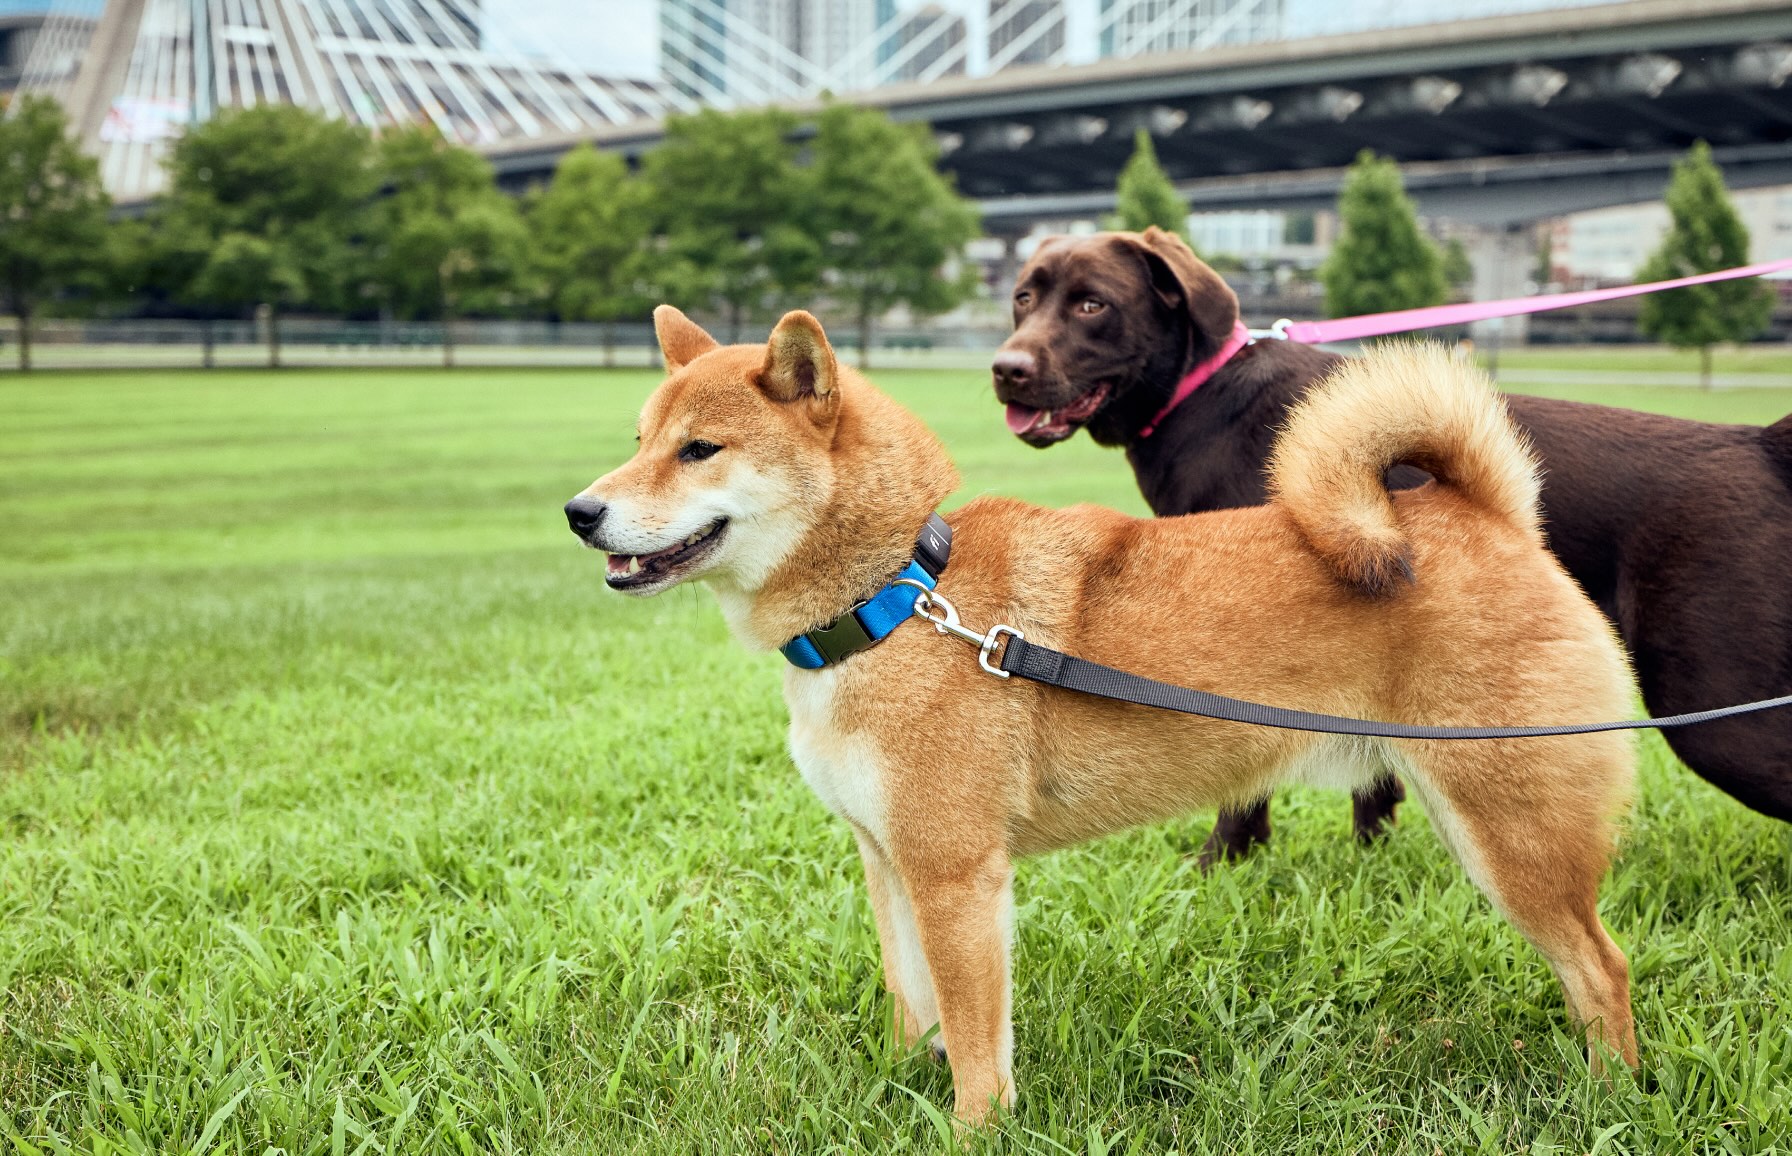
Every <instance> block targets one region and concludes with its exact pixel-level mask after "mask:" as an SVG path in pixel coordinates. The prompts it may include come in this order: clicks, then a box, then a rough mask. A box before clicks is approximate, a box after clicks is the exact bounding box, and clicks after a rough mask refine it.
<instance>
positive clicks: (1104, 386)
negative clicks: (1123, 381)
mask: <svg viewBox="0 0 1792 1156" xmlns="http://www.w3.org/2000/svg"><path fill="white" fill-rule="evenodd" d="M1109 388H1110V387H1109V384H1108V383H1107V382H1105V381H1104V382H1101V383H1100V384H1098V385H1096V387H1095V388H1094V389H1091V390H1089V391H1088V392H1087V393H1085V394H1083V395H1081V396H1080V397H1078V398H1077V399H1076V400H1075V401H1073V402H1071V403H1070V404H1069V405H1061V406H1059V407H1057V408H1056V409H1035V408H1033V407H1032V406H1030V405H1022V404H1020V403H1019V402H1017V401H1011V402H1009V403H1008V428H1009V429H1010V430H1012V431H1013V433H1014V435H1015V436H1016V437H1018V438H1020V439H1021V440H1022V441H1024V442H1026V443H1027V444H1028V445H1034V446H1048V445H1051V444H1052V443H1053V442H1061V441H1063V440H1064V439H1065V438H1067V437H1069V436H1070V435H1071V434H1073V433H1075V432H1076V431H1077V427H1079V426H1081V425H1082V424H1083V423H1084V422H1086V421H1088V420H1089V419H1090V418H1092V417H1094V416H1095V411H1096V410H1098V409H1100V408H1101V407H1102V403H1104V402H1106V401H1107V399H1108V390H1109Z"/></svg>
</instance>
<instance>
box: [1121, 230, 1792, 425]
mask: <svg viewBox="0 0 1792 1156" xmlns="http://www.w3.org/2000/svg"><path fill="white" fill-rule="evenodd" d="M1787 269H1792V257H1785V258H1782V259H1780V260H1778V261H1761V262H1759V263H1757V264H1754V265H1743V266H1740V267H1738V268H1735V269H1719V270H1718V271H1717V272H1715V273H1699V274H1696V275H1694V276H1692V277H1675V278H1674V279H1672V280H1671V281H1648V282H1645V283H1643V284H1641V285H1619V286H1618V287H1616V288H1615V289H1586V290H1583V291H1581V292H1579V293H1545V294H1541V295H1539V296H1536V297H1508V298H1506V299H1505V300H1503V301H1465V302H1463V303H1462V304H1460V305H1429V306H1426V307H1425V308H1423V309H1396V310H1394V311H1393V312H1391V313H1366V314H1364V315H1363V316H1361V317H1337V318H1333V319H1332V320H1330V321H1278V322H1276V323H1275V326H1274V327H1273V328H1271V329H1270V330H1268V331H1267V332H1265V331H1263V330H1258V331H1256V332H1255V333H1253V332H1252V331H1251V330H1249V329H1246V328H1245V325H1244V322H1242V321H1238V322H1234V323H1233V327H1232V336H1231V338H1230V339H1229V340H1228V341H1227V342H1226V344H1225V345H1223V346H1221V347H1220V351H1219V352H1218V353H1216V354H1214V355H1213V356H1212V357H1210V358H1208V359H1207V360H1206V361H1203V362H1202V363H1201V364H1199V365H1197V366H1195V367H1194V368H1193V369H1191V370H1189V372H1188V374H1187V375H1186V376H1185V377H1183V379H1182V380H1181V381H1179V382H1177V383H1176V392H1174V393H1172V394H1171V395H1170V401H1169V404H1167V405H1165V406H1164V407H1163V408H1162V409H1160V410H1158V411H1157V416H1156V417H1153V418H1152V419H1151V420H1150V421H1148V422H1146V423H1145V428H1144V429H1142V430H1140V431H1139V436H1140V437H1142V438H1148V437H1150V436H1151V435H1152V434H1153V433H1156V432H1157V427H1158V424H1159V423H1160V422H1162V421H1163V420H1164V418H1166V417H1169V416H1170V411H1171V410H1174V409H1175V408H1176V407H1177V406H1179V405H1181V404H1182V403H1183V402H1184V401H1187V400H1188V395H1189V394H1191V393H1193V392H1195V390H1197V389H1199V388H1201V386H1202V385H1204V384H1205V383H1206V381H1207V379H1208V378H1210V377H1212V376H1213V375H1214V374H1216V373H1218V372H1219V371H1220V368H1221V367H1222V366H1224V365H1225V364H1226V363H1227V362H1228V361H1231V360H1232V358H1233V356H1234V355H1235V354H1236V353H1237V352H1238V351H1239V350H1241V349H1243V348H1244V347H1245V346H1247V345H1249V344H1250V343H1251V342H1252V341H1253V340H1254V339H1255V338H1256V337H1258V336H1263V337H1281V338H1286V339H1287V340H1289V341H1298V342H1300V343H1301V344H1303V345H1319V344H1322V343H1324V342H1327V341H1355V340H1357V339H1358V338H1363V337H1386V336H1388V335H1389V334H1392V333H1411V332H1412V331H1413V330H1415V329H1432V328H1435V327H1437V326H1440V325H1465V324H1467V323H1469V322H1471V321H1491V320H1492V319H1493V318H1495V317H1517V316H1518V315H1520V314H1523V313H1543V312H1545V311H1547V310H1550V309H1566V308H1568V307H1569V306H1571V305H1591V304H1592V303H1593V302H1595V301H1616V300H1617V299H1618V298H1620V297H1640V296H1641V295H1642V294H1644V293H1659V292H1660V291H1662V290H1663V289H1680V288H1684V287H1685V286H1687V285H1706V284H1709V283H1710V282H1712V281H1733V280H1736V279H1737V278H1741V277H1760V276H1762V275H1763V274H1767V273H1778V272H1781V271H1783V270H1787Z"/></svg>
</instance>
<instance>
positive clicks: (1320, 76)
mask: <svg viewBox="0 0 1792 1156" xmlns="http://www.w3.org/2000/svg"><path fill="white" fill-rule="evenodd" d="M1789 77H1792V0H1630V2H1627V3H1618V4H1607V5H1601V6H1597V7H1584V8H1571V9H1561V10H1556V11H1551V12H1542V13H1534V14H1529V15H1524V16H1508V17H1501V18H1497V19H1488V20H1473V21H1458V22H1455V23H1449V24H1436V25H1426V26H1419V27H1411V28H1400V29H1392V30H1382V31H1377V32H1372V33H1363V34H1355V35H1348V36H1333V37H1323V38H1315V39H1307V40H1293V41H1281V42H1276V43H1269V44H1257V45H1249V46H1243V47H1235V48H1221V49H1213V50H1207V51H1203V52H1197V53H1163V54H1157V55H1151V56H1142V57H1133V58H1129V59H1116V60H1105V61H1101V62H1099V63H1095V64H1089V65H1081V66H1074V67H1048V68H1015V69H1009V70H1007V71H1004V72H1000V73H997V74H995V75H992V76H985V77H979V78H976V79H951V80H943V81H936V82H933V83H930V84H927V85H923V86H905V87H890V88H883V89H876V90H872V91H869V92H865V93H858V94H854V95H853V97H852V99H854V100H855V101H859V102H862V103H865V104H870V105H875V106H879V107H883V108H886V109H888V110H889V111H890V113H891V115H893V116H895V117H896V118H898V119H900V120H906V121H921V122H925V123H926V124H928V125H930V126H931V127H932V128H933V130H934V132H935V134H936V135H937V136H938V138H939V139H940V142H941V145H942V149H943V150H944V156H943V159H942V165H943V166H944V167H945V168H946V169H948V170H949V171H951V172H952V173H953V174H954V176H955V177H956V179H957V181H958V185H959V187H960V189H962V190H963V191H964V192H965V193H967V194H968V195H970V196H973V197H975V198H977V200H978V201H979V202H980V203H981V204H982V206H983V209H984V213H985V223H986V227H988V228H990V229H991V230H992V231H995V232H999V233H1009V234H1013V233H1021V232H1025V231H1026V229H1027V227H1028V226H1029V225H1030V223H1031V222H1034V221H1038V220H1050V219H1063V218H1065V217H1073V216H1092V215H1095V214H1097V213H1100V212H1103V211H1105V210H1107V209H1108V208H1110V207H1111V206H1112V203H1113V202H1112V190H1113V185H1114V181H1115V178H1116V177H1117V176H1118V174H1119V171H1120V167H1121V166H1122V165H1123V164H1124V163H1125V161H1126V158H1127V157H1128V155H1130V153H1131V150H1132V141H1133V136H1134V133H1135V132H1136V130H1137V129H1139V128H1141V127H1143V128H1146V129H1147V130H1149V131H1150V132H1151V133H1152V134H1153V136H1154V138H1155V140H1156V144H1157V150H1158V156H1159V159H1160V160H1161V161H1162V163H1163V165H1164V167H1165V169H1166V170H1167V171H1168V172H1169V173H1170V175H1171V177H1172V178H1173V179H1174V180H1175V181H1176V182H1177V184H1178V186H1179V187H1180V188H1181V189H1182V191H1183V192H1184V193H1185V194H1186V195H1187V196H1188V198H1189V203H1190V206H1191V207H1192V208H1194V209H1196V210H1207V209H1215V210H1217V209H1235V208H1290V209H1298V208H1312V207H1318V206H1323V205H1329V204H1331V203H1332V201H1333V199H1334V198H1335V196H1336V194H1337V190H1338V184H1339V181H1340V178H1341V174H1342V172H1343V168H1344V166H1346V165H1347V164H1348V163H1349V162H1350V160H1351V158H1352V157H1353V156H1354V155H1355V154H1356V152H1357V151H1358V150H1359V149H1363V148H1373V149H1375V150H1376V151H1378V152H1380V153H1383V154H1386V155H1388V156H1392V157H1394V158H1395V159H1396V160H1398V161H1400V162H1401V163H1402V165H1403V166H1404V167H1405V169H1406V172H1407V180H1408V184H1409V187H1410V188H1411V190H1412V192H1413V195H1414V197H1415V199H1417V200H1418V202H1419V204H1420V208H1421V210H1422V211H1424V212H1427V213H1430V214H1433V215H1437V216H1448V217H1452V218H1455V219H1458V220H1462V221H1467V222H1473V223H1478V224H1483V225H1488V226H1493V227H1496V228H1497V227H1501V226H1506V227H1510V226H1513V225H1516V224H1519V223H1522V222H1526V221H1534V220H1537V219H1539V218H1544V217H1550V216H1556V215H1559V214H1561V213H1564V212H1571V211H1574V210H1580V209H1588V208H1596V207H1600V206H1604V205H1615V204H1625V203H1630V202H1635V201H1641V200H1650V199H1653V198H1655V197H1657V196H1659V195H1660V192H1661V189H1662V186H1663V184H1664V182H1665V180H1666V176H1667V169H1668V166H1669V165H1670V164H1671V162H1672V161H1673V159H1674V158H1675V157H1676V156H1678V155H1679V154H1680V153H1681V152H1682V151H1684V149H1685V148H1686V147H1687V146H1688V145H1689V144H1691V143H1692V142H1693V141H1694V140H1696V139H1700V138H1703V139H1705V140H1707V141H1709V142H1710V144H1711V145H1712V147H1713V149H1714V151H1715V155H1716V156H1717V159H1718V160H1719V162H1720V163H1721V164H1722V165H1723V166H1724V169H1725V175H1726V177H1727V178H1728V180H1729V181H1730V183H1731V184H1732V186H1733V187H1758V186H1761V185H1769V184H1792V87H1788V86H1787V83H1786V82H1787V80H1788V78H1789ZM799 111H800V108H799ZM660 137H661V126H660V124H659V123H658V122H656V121H646V122H637V123H634V124H625V125H618V126H615V127H611V128H605V129H599V130H596V131H592V132H585V133H580V134H577V135H572V136H565V137H558V138H552V139H535V140H530V141H526V142H511V143H504V144H498V145H494V146H492V147H490V148H488V149H487V150H486V151H487V155H488V156H490V158H491V159H492V161H493V162H494V164H495V165H496V166H497V168H498V170H499V173H500V177H501V179H502V180H504V181H505V182H506V183H507V184H509V185H511V186H513V187H514V186H518V185H525V184H528V183H532V182H535V181H540V180H544V179H545V178H546V177H547V176H548V174H549V173H551V171H552V168H553V165H554V163H555V161H556V160H557V159H558V157H559V156H560V154H561V153H563V152H564V151H565V150H566V149H567V148H568V147H571V146H572V145H573V144H575V143H578V142H579V141H586V140H588V141H591V142H593V143H595V144H597V145H598V146H599V147H602V148H606V149H613V150H617V151H620V152H623V153H625V154H628V155H638V154H639V153H641V152H642V151H644V150H646V149H648V148H650V147H652V146H653V145H654V144H655V143H657V142H658V141H659V139H660Z"/></svg>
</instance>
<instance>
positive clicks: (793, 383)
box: [759, 309, 840, 401]
mask: <svg viewBox="0 0 1792 1156" xmlns="http://www.w3.org/2000/svg"><path fill="white" fill-rule="evenodd" d="M839 385H840V367H839V364H838V363H837V362H835V360H834V347H833V346H831V345H829V344H828V335H827V334H826V333H824V332H822V329H821V322H819V321H817V320H815V318H814V317H811V316H810V315H809V314H807V313H805V312H803V311H802V310H801V309H793V310H791V311H790V312H789V313H786V314H785V315H784V317H783V319H782V320H780V321H779V322H778V325H777V328H775V329H773V330H772V336H771V340H769V341H767V342H766V345H765V364H764V365H762V366H760V367H759V388H760V389H762V390H764V391H765V392H766V395H767V396H768V397H770V398H771V399H772V400H773V401H796V400H798V399H799V398H804V397H813V398H817V399H819V400H822V401H832V400H833V399H834V396H835V390H836V389H838V388H839Z"/></svg>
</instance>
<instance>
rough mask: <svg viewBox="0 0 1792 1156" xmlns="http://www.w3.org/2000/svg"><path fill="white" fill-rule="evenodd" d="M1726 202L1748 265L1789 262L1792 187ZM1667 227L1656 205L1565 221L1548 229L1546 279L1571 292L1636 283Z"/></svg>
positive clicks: (1747, 192)
mask: <svg viewBox="0 0 1792 1156" xmlns="http://www.w3.org/2000/svg"><path fill="white" fill-rule="evenodd" d="M1730 198H1731V200H1732V201H1733V202H1734V203H1735V205H1736V212H1737V215H1738V216H1740V217H1741V218H1742V223H1743V224H1744V225H1745V226H1747V228H1748V236H1749V258H1750V260H1754V261H1778V260H1781V259H1783V258H1787V257H1792V188H1787V187H1779V188H1768V189H1742V190H1738V191H1736V192H1733V193H1731V194H1730ZM1668 223H1669V222H1668V210H1667V206H1666V205H1664V204H1662V203H1661V202H1660V201H1652V202H1650V203H1648V204H1643V205H1621V206H1619V207H1617V208H1613V209H1595V210H1593V211H1592V212H1587V213H1576V214H1574V215H1573V216H1571V217H1563V218H1562V219H1561V220H1558V221H1556V222H1554V223H1553V224H1552V225H1551V226H1550V229H1549V263H1550V279H1551V280H1553V281H1556V282H1559V283H1560V284H1562V285H1564V286H1568V287H1572V288H1582V287H1588V286H1595V285H1617V284H1624V283H1627V282H1630V281H1634V280H1635V279H1636V274H1637V270H1639V269H1640V268H1642V265H1643V262H1644V261H1646V260H1648V259H1649V255H1650V254H1651V253H1653V252H1655V250H1656V249H1658V248H1659V247H1660V246H1661V239H1662V237H1663V236H1664V235H1665V234H1666V233H1667V230H1668Z"/></svg>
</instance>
